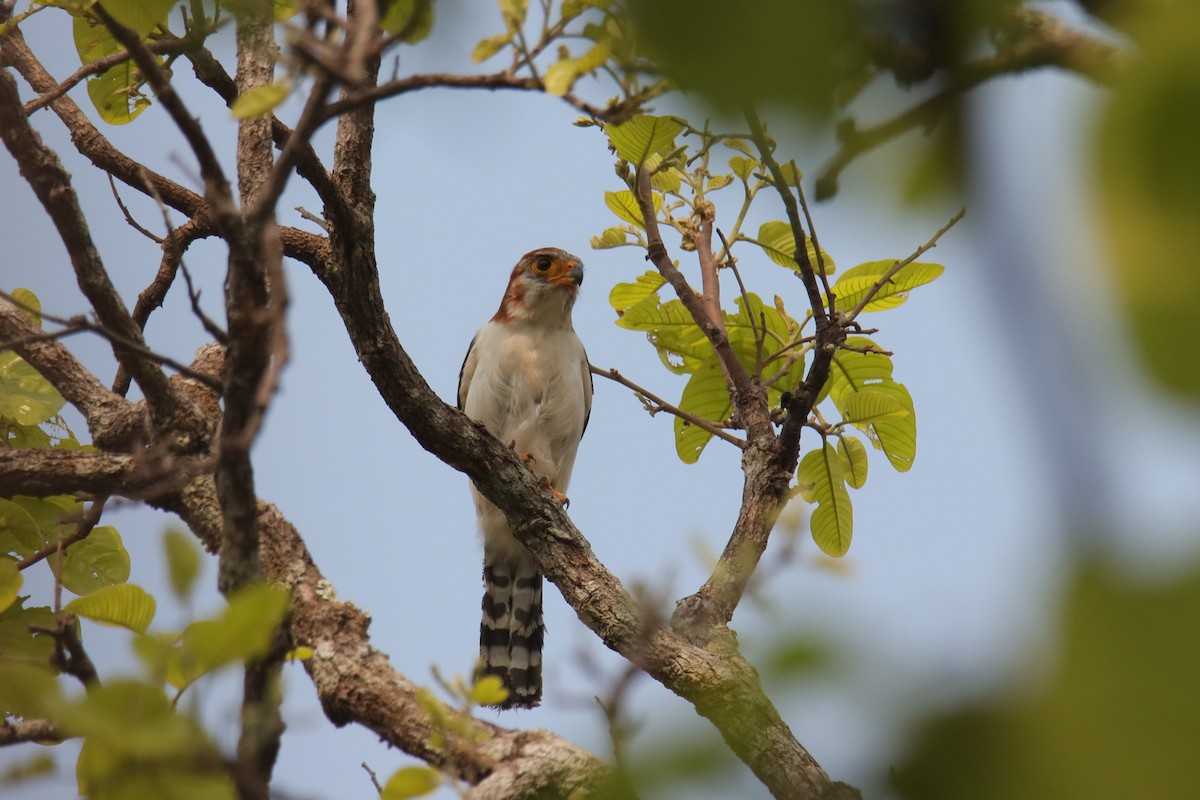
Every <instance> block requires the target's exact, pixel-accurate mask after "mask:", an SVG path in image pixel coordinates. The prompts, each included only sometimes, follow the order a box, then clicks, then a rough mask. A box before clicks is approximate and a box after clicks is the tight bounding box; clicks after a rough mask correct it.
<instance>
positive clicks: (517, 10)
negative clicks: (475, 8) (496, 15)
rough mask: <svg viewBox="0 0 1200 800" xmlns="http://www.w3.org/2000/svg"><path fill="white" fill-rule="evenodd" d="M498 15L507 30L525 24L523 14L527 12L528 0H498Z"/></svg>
mask: <svg viewBox="0 0 1200 800" xmlns="http://www.w3.org/2000/svg"><path fill="white" fill-rule="evenodd" d="M499 3H500V16H502V17H503V18H504V24H505V25H507V26H508V29H509V30H516V29H517V28H520V27H521V26H522V25H524V24H525V15H526V14H527V13H528V12H529V0H499Z"/></svg>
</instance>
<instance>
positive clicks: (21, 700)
mask: <svg viewBox="0 0 1200 800" xmlns="http://www.w3.org/2000/svg"><path fill="white" fill-rule="evenodd" d="M47 638H49V637H47ZM62 702H63V698H62V690H61V689H60V688H59V686H58V683H57V681H56V680H55V678H54V673H53V672H51V671H50V669H49V667H46V666H41V665H34V664H28V663H21V662H19V661H0V718H3V717H6V716H10V715H11V716H18V717H42V716H47V715H49V714H52V713H54V712H55V711H57V710H58V708H59V707H61V705H62ZM0 724H3V723H0Z"/></svg>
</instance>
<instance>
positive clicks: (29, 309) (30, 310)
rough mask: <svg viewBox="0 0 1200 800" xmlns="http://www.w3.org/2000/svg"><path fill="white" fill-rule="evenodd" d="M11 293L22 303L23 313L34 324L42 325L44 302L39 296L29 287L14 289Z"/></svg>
mask: <svg viewBox="0 0 1200 800" xmlns="http://www.w3.org/2000/svg"><path fill="white" fill-rule="evenodd" d="M9 294H11V295H12V298H13V299H14V300H16V301H17V302H18V303H20V304H21V305H20V306H18V308H20V309H21V313H22V314H24V315H25V316H26V318H28V319H29V321H30V322H32V323H33V324H34V325H37V326H38V327H39V328H40V327H42V302H41V301H40V300H38V296H37V295H36V294H34V293H33V292H31V291H29V290H28V289H20V288H18V289H13V290H12V291H11V292H9Z"/></svg>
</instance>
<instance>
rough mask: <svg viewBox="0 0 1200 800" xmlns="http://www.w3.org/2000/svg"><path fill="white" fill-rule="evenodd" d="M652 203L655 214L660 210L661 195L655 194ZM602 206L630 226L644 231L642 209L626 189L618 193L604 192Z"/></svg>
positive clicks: (644, 223)
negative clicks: (606, 207)
mask: <svg viewBox="0 0 1200 800" xmlns="http://www.w3.org/2000/svg"><path fill="white" fill-rule="evenodd" d="M653 201H654V213H655V214H657V213H658V212H659V209H661V208H662V195H660V194H658V193H655V194H654V195H653ZM604 205H606V206H608V209H609V210H610V211H612V212H613V213H614V214H616V215H617V216H618V217H620V218H621V219H623V220H625V221H626V222H628V223H629V224H630V225H635V226H637V227H639V228H641V229H642V230H645V229H646V222H645V220H643V219H642V208H641V206H639V205H638V201H637V198H636V197H634V196H633V192H631V191H629V190H628V189H623V190H622V191H619V192H605V193H604Z"/></svg>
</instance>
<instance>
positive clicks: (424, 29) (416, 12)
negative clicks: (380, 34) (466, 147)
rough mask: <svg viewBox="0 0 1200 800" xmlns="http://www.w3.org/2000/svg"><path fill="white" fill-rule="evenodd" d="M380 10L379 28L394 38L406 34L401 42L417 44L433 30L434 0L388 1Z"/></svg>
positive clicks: (401, 38) (381, 5) (382, 4)
mask: <svg viewBox="0 0 1200 800" xmlns="http://www.w3.org/2000/svg"><path fill="white" fill-rule="evenodd" d="M379 10H380V16H381V19H380V20H379V27H381V28H383V29H384V30H385V31H387V32H388V33H390V34H392V35H393V36H395V35H396V34H399V33H401V32H404V35H403V36H401V37H400V41H402V42H404V43H406V44H416V43H417V42H419V41H421V40H423V39H425V38H426V37H427V36H429V33H430V31H432V30H433V2H432V0H386V2H383V3H381V4H380V9H379Z"/></svg>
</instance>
